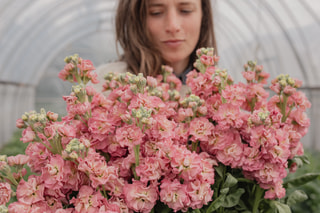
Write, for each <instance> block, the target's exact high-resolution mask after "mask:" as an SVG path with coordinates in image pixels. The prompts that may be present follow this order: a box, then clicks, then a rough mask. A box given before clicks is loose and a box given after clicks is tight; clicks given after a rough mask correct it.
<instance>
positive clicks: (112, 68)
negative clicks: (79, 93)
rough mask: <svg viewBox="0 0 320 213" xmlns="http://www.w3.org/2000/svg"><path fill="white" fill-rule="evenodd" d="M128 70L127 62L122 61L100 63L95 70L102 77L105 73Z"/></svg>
mask: <svg viewBox="0 0 320 213" xmlns="http://www.w3.org/2000/svg"><path fill="white" fill-rule="evenodd" d="M127 71H128V66H127V63H126V62H124V61H116V62H110V63H106V64H102V65H100V66H99V67H97V69H96V72H97V74H98V76H99V77H102V78H103V77H104V75H105V74H108V73H111V72H114V73H125V72H127Z"/></svg>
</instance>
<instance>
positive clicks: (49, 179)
mask: <svg viewBox="0 0 320 213" xmlns="http://www.w3.org/2000/svg"><path fill="white" fill-rule="evenodd" d="M63 169H64V160H63V159H62V157H61V155H55V156H52V157H51V159H50V161H49V162H48V164H47V165H46V166H45V167H43V168H42V175H41V178H42V179H43V180H44V185H45V187H47V188H51V189H59V188H61V187H62V186H63V183H62V180H63V179H64V178H66V177H64V176H63V174H64V172H63Z"/></svg>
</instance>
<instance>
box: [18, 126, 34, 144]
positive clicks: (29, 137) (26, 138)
mask: <svg viewBox="0 0 320 213" xmlns="http://www.w3.org/2000/svg"><path fill="white" fill-rule="evenodd" d="M35 138H36V134H35V132H34V131H33V130H32V129H31V127H30V126H28V127H27V128H26V129H24V130H23V132H22V138H21V139H20V140H21V141H22V142H23V143H28V142H31V141H33V140H34V139H35Z"/></svg>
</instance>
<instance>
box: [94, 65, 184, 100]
mask: <svg viewBox="0 0 320 213" xmlns="http://www.w3.org/2000/svg"><path fill="white" fill-rule="evenodd" d="M111 72H113V73H126V72H130V71H129V70H128V68H127V63H126V62H123V61H117V62H112V63H108V64H103V65H101V66H99V67H98V68H97V69H96V73H97V75H98V80H99V83H98V84H92V83H90V85H91V86H92V87H93V88H95V89H96V90H97V91H98V92H101V91H102V89H103V84H104V82H105V80H104V76H105V75H106V74H108V73H111ZM188 90H189V87H188V86H187V85H182V87H181V90H180V94H181V96H182V97H185V95H186V94H187V92H188ZM103 94H104V95H105V96H107V95H108V94H109V91H105V92H103Z"/></svg>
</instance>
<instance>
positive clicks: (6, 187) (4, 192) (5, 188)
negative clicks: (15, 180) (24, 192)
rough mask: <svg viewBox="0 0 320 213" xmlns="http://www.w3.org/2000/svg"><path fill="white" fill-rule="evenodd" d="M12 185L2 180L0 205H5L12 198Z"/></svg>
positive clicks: (0, 183) (0, 184)
mask: <svg viewBox="0 0 320 213" xmlns="http://www.w3.org/2000/svg"><path fill="white" fill-rule="evenodd" d="M11 192H12V191H11V186H10V184H9V183H2V182H0V205H5V204H7V203H8V202H9V200H10V198H11Z"/></svg>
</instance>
